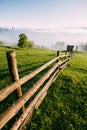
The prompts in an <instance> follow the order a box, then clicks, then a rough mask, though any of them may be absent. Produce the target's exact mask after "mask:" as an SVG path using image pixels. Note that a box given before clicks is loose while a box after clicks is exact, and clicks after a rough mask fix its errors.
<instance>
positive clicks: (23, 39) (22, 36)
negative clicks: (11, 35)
mask: <svg viewBox="0 0 87 130" xmlns="http://www.w3.org/2000/svg"><path fill="white" fill-rule="evenodd" d="M27 42H28V37H27V36H26V35H25V34H23V33H22V34H20V35H19V40H18V46H20V47H26V46H27Z"/></svg>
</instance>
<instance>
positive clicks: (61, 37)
mask: <svg viewBox="0 0 87 130" xmlns="http://www.w3.org/2000/svg"><path fill="white" fill-rule="evenodd" d="M21 33H25V34H26V35H27V36H28V39H29V40H33V41H34V43H35V45H37V46H44V47H47V48H51V49H55V50H56V49H60V50H64V49H66V46H67V44H73V45H75V46H76V45H79V49H80V50H82V47H81V46H80V44H81V45H84V44H85V43H87V28H86V27H74V28H58V29H15V28H13V29H4V28H0V40H1V41H4V42H5V44H6V45H8V46H15V45H17V43H18V39H19V37H18V36H19V34H21ZM57 41H60V42H64V45H63V46H61V44H60V47H59V48H58V47H57V46H56V43H57Z"/></svg>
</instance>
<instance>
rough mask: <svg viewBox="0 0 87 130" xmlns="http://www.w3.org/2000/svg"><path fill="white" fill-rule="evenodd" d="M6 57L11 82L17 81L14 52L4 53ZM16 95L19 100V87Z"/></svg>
mask: <svg viewBox="0 0 87 130" xmlns="http://www.w3.org/2000/svg"><path fill="white" fill-rule="evenodd" d="M6 55H7V61H8V67H9V71H10V74H11V77H12V82H15V81H18V80H19V74H18V70H17V61H16V54H15V52H14V51H8V52H6ZM17 94H18V98H20V97H21V96H22V90H21V86H19V87H18V88H17ZM24 110H25V108H24V105H23V107H22V108H21V111H22V112H23V111H24Z"/></svg>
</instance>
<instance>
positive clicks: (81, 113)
mask: <svg viewBox="0 0 87 130" xmlns="http://www.w3.org/2000/svg"><path fill="white" fill-rule="evenodd" d="M12 49H13V50H15V52H16V55H17V63H18V71H19V75H20V77H23V76H24V75H26V74H28V73H30V72H32V71H33V70H35V69H36V68H38V67H39V66H41V65H42V64H44V63H45V62H46V61H48V60H50V59H52V58H54V57H55V56H56V52H55V51H50V50H46V49H20V48H4V47H0V61H1V63H0V89H2V88H3V87H6V86H7V85H9V84H11V77H10V74H9V71H8V66H7V60H6V51H8V50H12ZM39 77H40V75H37V77H36V78H35V79H33V80H31V81H30V82H29V83H26V84H25V85H23V86H22V89H23V92H25V91H26V90H27V89H28V88H29V86H31V85H32V84H33V83H34V81H36V80H37V79H38V78H39ZM15 100H16V98H15V94H14V95H13V94H11V95H10V96H9V97H8V98H7V100H4V101H3V102H2V103H1V104H0V113H2V112H3V111H4V110H5V109H6V108H7V107H9V106H10V104H12V103H13V102H14V101H15ZM4 104H5V105H4ZM16 118H17V117H16ZM12 123H13V121H11V122H9V124H8V125H6V126H5V127H4V128H3V129H4V130H9V127H10V125H11V124H12ZM46 129H48V130H86V129H87V53H78V54H76V55H75V56H74V57H73V58H72V60H71V62H70V64H69V65H68V66H67V68H66V69H65V70H64V71H62V73H61V75H60V76H59V77H58V78H57V80H56V81H55V82H54V83H53V84H52V86H51V87H50V89H49V90H48V95H47V97H46V98H45V100H44V101H43V103H42V104H41V106H40V107H39V108H38V109H37V111H36V114H35V115H34V116H33V118H32V119H31V121H30V123H29V124H28V125H27V130H46Z"/></svg>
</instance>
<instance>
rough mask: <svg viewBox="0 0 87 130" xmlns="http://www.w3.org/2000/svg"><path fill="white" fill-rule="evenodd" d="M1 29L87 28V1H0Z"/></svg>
mask: <svg viewBox="0 0 87 130" xmlns="http://www.w3.org/2000/svg"><path fill="white" fill-rule="evenodd" d="M0 27H7V28H8V27H9V28H11V27H14V28H36V29H38V28H39V29H56V28H67V27H70V28H71V27H87V0H0Z"/></svg>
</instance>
